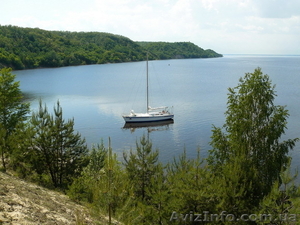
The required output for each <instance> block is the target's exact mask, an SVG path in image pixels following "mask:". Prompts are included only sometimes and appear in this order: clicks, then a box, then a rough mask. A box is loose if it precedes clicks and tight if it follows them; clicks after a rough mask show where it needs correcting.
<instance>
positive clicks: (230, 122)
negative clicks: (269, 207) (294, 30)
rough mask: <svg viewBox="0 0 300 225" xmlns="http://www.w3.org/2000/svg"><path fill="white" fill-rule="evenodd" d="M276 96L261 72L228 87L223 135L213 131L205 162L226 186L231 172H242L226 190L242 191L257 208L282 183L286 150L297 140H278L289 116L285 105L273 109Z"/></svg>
mask: <svg viewBox="0 0 300 225" xmlns="http://www.w3.org/2000/svg"><path fill="white" fill-rule="evenodd" d="M275 96H276V94H275V91H274V86H272V85H271V82H270V80H269V77H268V76H267V75H263V74H262V71H261V69H260V68H257V69H255V70H254V72H253V73H246V75H245V77H244V78H241V79H240V83H239V85H238V86H237V87H236V88H229V94H228V107H227V111H226V113H225V114H226V116H227V117H226V123H225V125H224V126H223V129H224V130H225V131H226V133H223V131H222V130H221V128H216V127H214V128H213V135H212V141H211V145H212V147H213V149H212V150H211V151H210V156H209V158H208V162H209V165H210V167H211V170H212V171H214V172H215V173H216V174H218V175H219V176H220V177H227V178H228V182H230V180H231V179H232V173H230V171H237V172H238V171H240V172H239V173H237V175H235V176H238V177H236V179H237V180H236V181H235V185H234V186H235V187H230V186H228V188H230V191H231V190H232V188H237V189H238V190H240V191H241V194H242V193H243V194H242V195H241V197H243V198H244V199H243V201H244V203H248V206H247V207H251V205H252V206H258V204H259V202H260V200H261V199H263V197H264V196H266V195H268V194H269V192H270V191H271V187H272V186H273V184H274V182H276V181H279V180H280V173H281V170H282V169H285V168H286V166H287V163H288V161H289V157H288V155H287V154H288V151H289V149H292V148H293V147H294V145H295V143H296V141H297V139H293V140H290V139H289V140H287V141H282V142H280V141H281V137H282V135H283V134H284V130H285V129H286V124H287V122H286V119H287V117H288V115H289V114H288V111H287V110H286V109H285V108H284V107H283V106H276V105H274V103H273V101H274V98H275ZM229 173H230V176H228V174H229ZM262 180H263V182H261V181H262ZM232 204H233V205H236V203H235V202H232Z"/></svg>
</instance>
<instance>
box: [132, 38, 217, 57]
mask: <svg viewBox="0 0 300 225" xmlns="http://www.w3.org/2000/svg"><path fill="white" fill-rule="evenodd" d="M138 44H140V45H141V46H142V47H143V48H145V49H146V50H147V51H149V52H151V53H153V54H155V56H157V57H158V58H159V59H187V58H214V57H222V55H221V54H218V53H216V52H215V51H213V50H211V49H207V50H204V49H202V48H200V47H198V46H197V45H195V44H193V43H190V42H176V43H169V42H138Z"/></svg>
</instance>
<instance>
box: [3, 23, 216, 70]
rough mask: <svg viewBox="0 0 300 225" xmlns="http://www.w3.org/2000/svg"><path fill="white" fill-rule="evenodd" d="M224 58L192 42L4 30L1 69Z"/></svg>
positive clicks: (13, 27)
mask: <svg viewBox="0 0 300 225" xmlns="http://www.w3.org/2000/svg"><path fill="white" fill-rule="evenodd" d="M146 51H150V52H151V53H152V54H151V55H150V56H149V57H150V59H173V58H207V57H221V56H222V55H220V54H217V53H215V52H214V51H212V50H203V49H202V48H200V47H198V46H196V45H194V44H192V43H188V42H179V43H160V42H157V43H156V42H152V43H142V42H134V41H132V40H130V39H129V38H127V37H124V36H120V35H114V34H109V33H102V32H68V31H46V30H42V29H39V28H21V27H16V26H0V68H2V67H11V68H13V69H15V70H20V69H30V68H40V67H61V66H74V65H89V64H101V63H118V62H132V61H141V60H145V59H146Z"/></svg>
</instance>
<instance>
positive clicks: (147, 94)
mask: <svg viewBox="0 0 300 225" xmlns="http://www.w3.org/2000/svg"><path fill="white" fill-rule="evenodd" d="M146 70H147V74H146V79H147V82H146V83H147V93H146V96H147V111H146V112H147V113H149V84H148V83H149V79H148V76H149V75H148V52H147V61H146Z"/></svg>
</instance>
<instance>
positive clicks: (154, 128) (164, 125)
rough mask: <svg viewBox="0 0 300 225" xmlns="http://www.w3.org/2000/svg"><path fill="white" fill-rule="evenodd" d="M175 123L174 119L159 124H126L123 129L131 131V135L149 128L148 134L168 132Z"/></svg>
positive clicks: (158, 122)
mask: <svg viewBox="0 0 300 225" xmlns="http://www.w3.org/2000/svg"><path fill="white" fill-rule="evenodd" d="M173 123H174V120H173V119H170V120H164V121H157V122H143V123H125V124H124V127H123V129H129V130H130V132H131V133H133V132H134V131H135V130H136V129H138V128H148V132H151V131H159V130H168V129H169V125H170V124H173Z"/></svg>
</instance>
